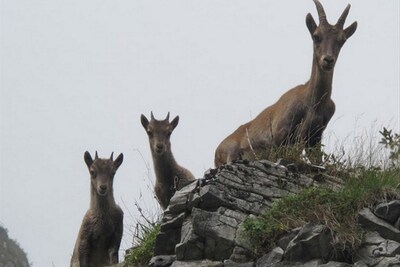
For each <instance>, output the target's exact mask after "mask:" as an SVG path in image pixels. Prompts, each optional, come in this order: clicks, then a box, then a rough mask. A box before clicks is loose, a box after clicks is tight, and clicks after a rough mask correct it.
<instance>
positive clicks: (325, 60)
mask: <svg viewBox="0 0 400 267" xmlns="http://www.w3.org/2000/svg"><path fill="white" fill-rule="evenodd" d="M321 67H322V69H323V70H325V71H329V70H332V69H333V67H335V58H334V57H332V56H323V57H322V58H321Z"/></svg>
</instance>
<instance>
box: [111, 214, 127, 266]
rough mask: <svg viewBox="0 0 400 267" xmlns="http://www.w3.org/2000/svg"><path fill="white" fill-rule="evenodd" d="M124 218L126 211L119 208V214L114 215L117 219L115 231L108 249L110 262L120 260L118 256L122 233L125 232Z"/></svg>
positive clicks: (114, 262)
mask: <svg viewBox="0 0 400 267" xmlns="http://www.w3.org/2000/svg"><path fill="white" fill-rule="evenodd" d="M123 218H124V213H123V212H122V210H121V209H120V208H118V214H117V215H116V216H115V217H114V220H115V224H116V225H115V232H114V234H113V237H112V239H111V247H110V249H109V250H108V255H109V257H110V264H117V263H118V261H119V258H118V251H119V246H120V244H121V239H122V233H123V230H124V229H123V227H124V226H123Z"/></svg>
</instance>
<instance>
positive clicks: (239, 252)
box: [229, 246, 255, 263]
mask: <svg viewBox="0 0 400 267" xmlns="http://www.w3.org/2000/svg"><path fill="white" fill-rule="evenodd" d="M254 257H255V255H254V252H252V251H251V250H248V249H245V248H242V247H238V246H236V247H234V248H233V251H232V254H231V256H230V257H229V260H232V261H234V262H238V263H243V262H249V261H251V260H253V259H254Z"/></svg>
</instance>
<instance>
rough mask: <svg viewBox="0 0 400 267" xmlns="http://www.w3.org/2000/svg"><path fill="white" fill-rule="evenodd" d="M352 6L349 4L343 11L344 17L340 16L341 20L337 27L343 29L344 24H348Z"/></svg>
mask: <svg viewBox="0 0 400 267" xmlns="http://www.w3.org/2000/svg"><path fill="white" fill-rule="evenodd" d="M350 7H351V5H350V4H348V5H347V7H346V8H345V10H344V11H343V13H342V15H340V18H339V19H338V21H337V23H336V25H337V26H340V27H341V28H342V29H343V26H344V23H345V22H346V18H347V15H348V14H349V10H350Z"/></svg>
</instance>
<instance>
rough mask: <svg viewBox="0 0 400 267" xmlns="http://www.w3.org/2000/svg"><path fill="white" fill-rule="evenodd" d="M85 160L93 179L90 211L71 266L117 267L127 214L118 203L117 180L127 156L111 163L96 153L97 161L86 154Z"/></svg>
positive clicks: (86, 216)
mask: <svg viewBox="0 0 400 267" xmlns="http://www.w3.org/2000/svg"><path fill="white" fill-rule="evenodd" d="M84 159H85V162H86V164H87V166H88V168H89V172H90V177H91V186H90V208H89V210H88V211H87V212H86V214H85V217H84V218H83V221H82V225H81V228H80V230H79V234H78V238H77V240H76V244H75V248H74V252H73V255H72V258H71V265H70V266H71V267H103V266H108V265H111V264H116V263H118V250H119V246H120V243H121V238H122V231H123V216H124V214H123V212H122V210H121V208H120V207H119V206H118V205H117V204H116V203H115V201H114V195H113V179H114V175H115V172H116V171H117V169H118V167H119V166H120V165H121V163H122V161H123V154H120V155H119V156H118V157H117V159H116V160H115V161H113V157H112V154H111V157H110V159H99V158H98V156H97V152H96V157H95V160H94V161H93V160H92V157H91V156H90V154H89V152H85V155H84Z"/></svg>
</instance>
